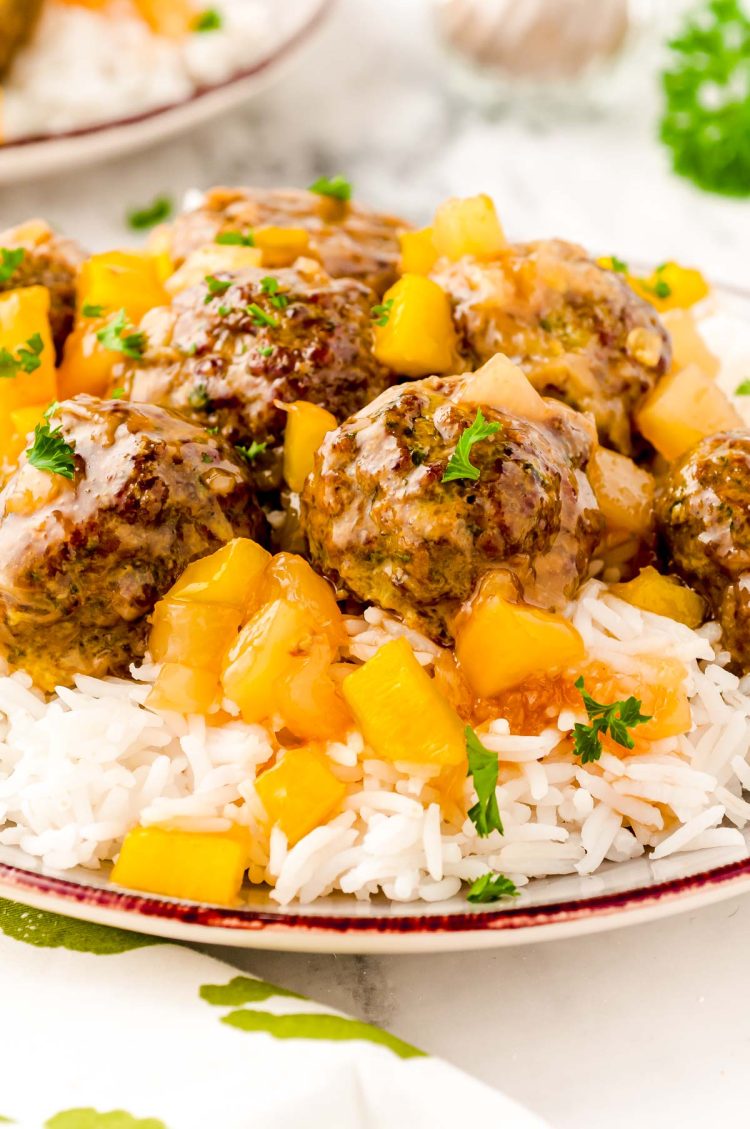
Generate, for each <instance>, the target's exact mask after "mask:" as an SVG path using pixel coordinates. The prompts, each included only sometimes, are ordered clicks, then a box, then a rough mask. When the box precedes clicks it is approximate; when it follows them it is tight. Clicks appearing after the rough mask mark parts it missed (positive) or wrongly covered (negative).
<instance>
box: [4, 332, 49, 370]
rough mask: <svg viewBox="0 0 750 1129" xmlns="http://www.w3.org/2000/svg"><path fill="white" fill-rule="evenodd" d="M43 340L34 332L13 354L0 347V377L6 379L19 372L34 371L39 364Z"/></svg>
mask: <svg viewBox="0 0 750 1129" xmlns="http://www.w3.org/2000/svg"><path fill="white" fill-rule="evenodd" d="M43 352H44V341H43V340H42V337H41V334H39V333H34V334H32V336H31V337H30V338H29V339H28V341H27V342H26V344H25V345H21V346H20V348H19V349H18V352H17V353H16V355H15V356H13V354H12V353H11V352H10V351H9V350H8V349H0V379H4V380H8V379H11V378H12V377H15V376H18V374H19V372H28V373H31V372H36V370H37V369H38V368H39V366H40V365H41V363H42V362H41V359H40V358H41V356H42V353H43Z"/></svg>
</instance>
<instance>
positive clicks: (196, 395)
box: [188, 380, 211, 412]
mask: <svg viewBox="0 0 750 1129" xmlns="http://www.w3.org/2000/svg"><path fill="white" fill-rule="evenodd" d="M188 404H189V405H190V407H191V408H192V409H193V411H194V412H208V411H210V409H211V397H210V396H209V394H208V388H207V386H206V384H205V383H204V382H203V381H202V380H201V381H200V382H199V383H198V384H196V386H195V388H192V389H191V390H190V392H189V393H188Z"/></svg>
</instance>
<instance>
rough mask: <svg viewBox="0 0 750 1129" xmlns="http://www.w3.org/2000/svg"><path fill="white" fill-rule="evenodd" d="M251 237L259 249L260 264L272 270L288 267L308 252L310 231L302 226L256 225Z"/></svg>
mask: <svg viewBox="0 0 750 1129" xmlns="http://www.w3.org/2000/svg"><path fill="white" fill-rule="evenodd" d="M253 239H254V242H255V246H256V247H257V248H258V249H259V250H260V253H261V259H262V265H263V266H264V267H270V268H271V269H272V270H275V269H276V268H277V267H290V266H291V265H292V263H294V262H296V261H297V259H299V258H300V257H301V256H303V255H309V253H310V233H309V232H308V231H305V229H304V228H303V227H274V226H273V225H269V226H268V227H256V228H254V229H253Z"/></svg>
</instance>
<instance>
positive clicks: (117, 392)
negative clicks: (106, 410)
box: [109, 388, 125, 400]
mask: <svg viewBox="0 0 750 1129" xmlns="http://www.w3.org/2000/svg"><path fill="white" fill-rule="evenodd" d="M124 396H125V389H124V388H113V389H112V391H111V392H110V394H109V398H110V400H122V399H123V397H124Z"/></svg>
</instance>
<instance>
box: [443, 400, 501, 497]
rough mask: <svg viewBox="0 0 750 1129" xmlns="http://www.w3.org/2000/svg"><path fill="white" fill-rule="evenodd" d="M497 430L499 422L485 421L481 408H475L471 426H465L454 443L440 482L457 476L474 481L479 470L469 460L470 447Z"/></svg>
mask: <svg viewBox="0 0 750 1129" xmlns="http://www.w3.org/2000/svg"><path fill="white" fill-rule="evenodd" d="M499 430H500V424H499V423H487V421H486V420H485V418H484V416H483V415H482V409H481V408H477V414H476V418H475V420H474V422H473V423H472V424H471V426H470V427H467V428H466V430H465V431H464V433H463V435H462V436H461V438H460V439H459V441H458V443H457V444H456V449H455V451H454V452H453V454H452V455H451V457H450V459H449V460H448V465H447V467H446V468H445V474H444V475H443V477H442V479H441V482H453V481H454V479H457V478H470V479H471V481H472V482H476V480H477V479H478V478H479V470H478V469H477V467H475V466H474V464H473V463H472V461H471V448H472V447H473V446H474V444H475V443H481V442H482V440H483V439H489V437H490V436H491V435H494V434H495V433H496V432H497V431H499Z"/></svg>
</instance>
